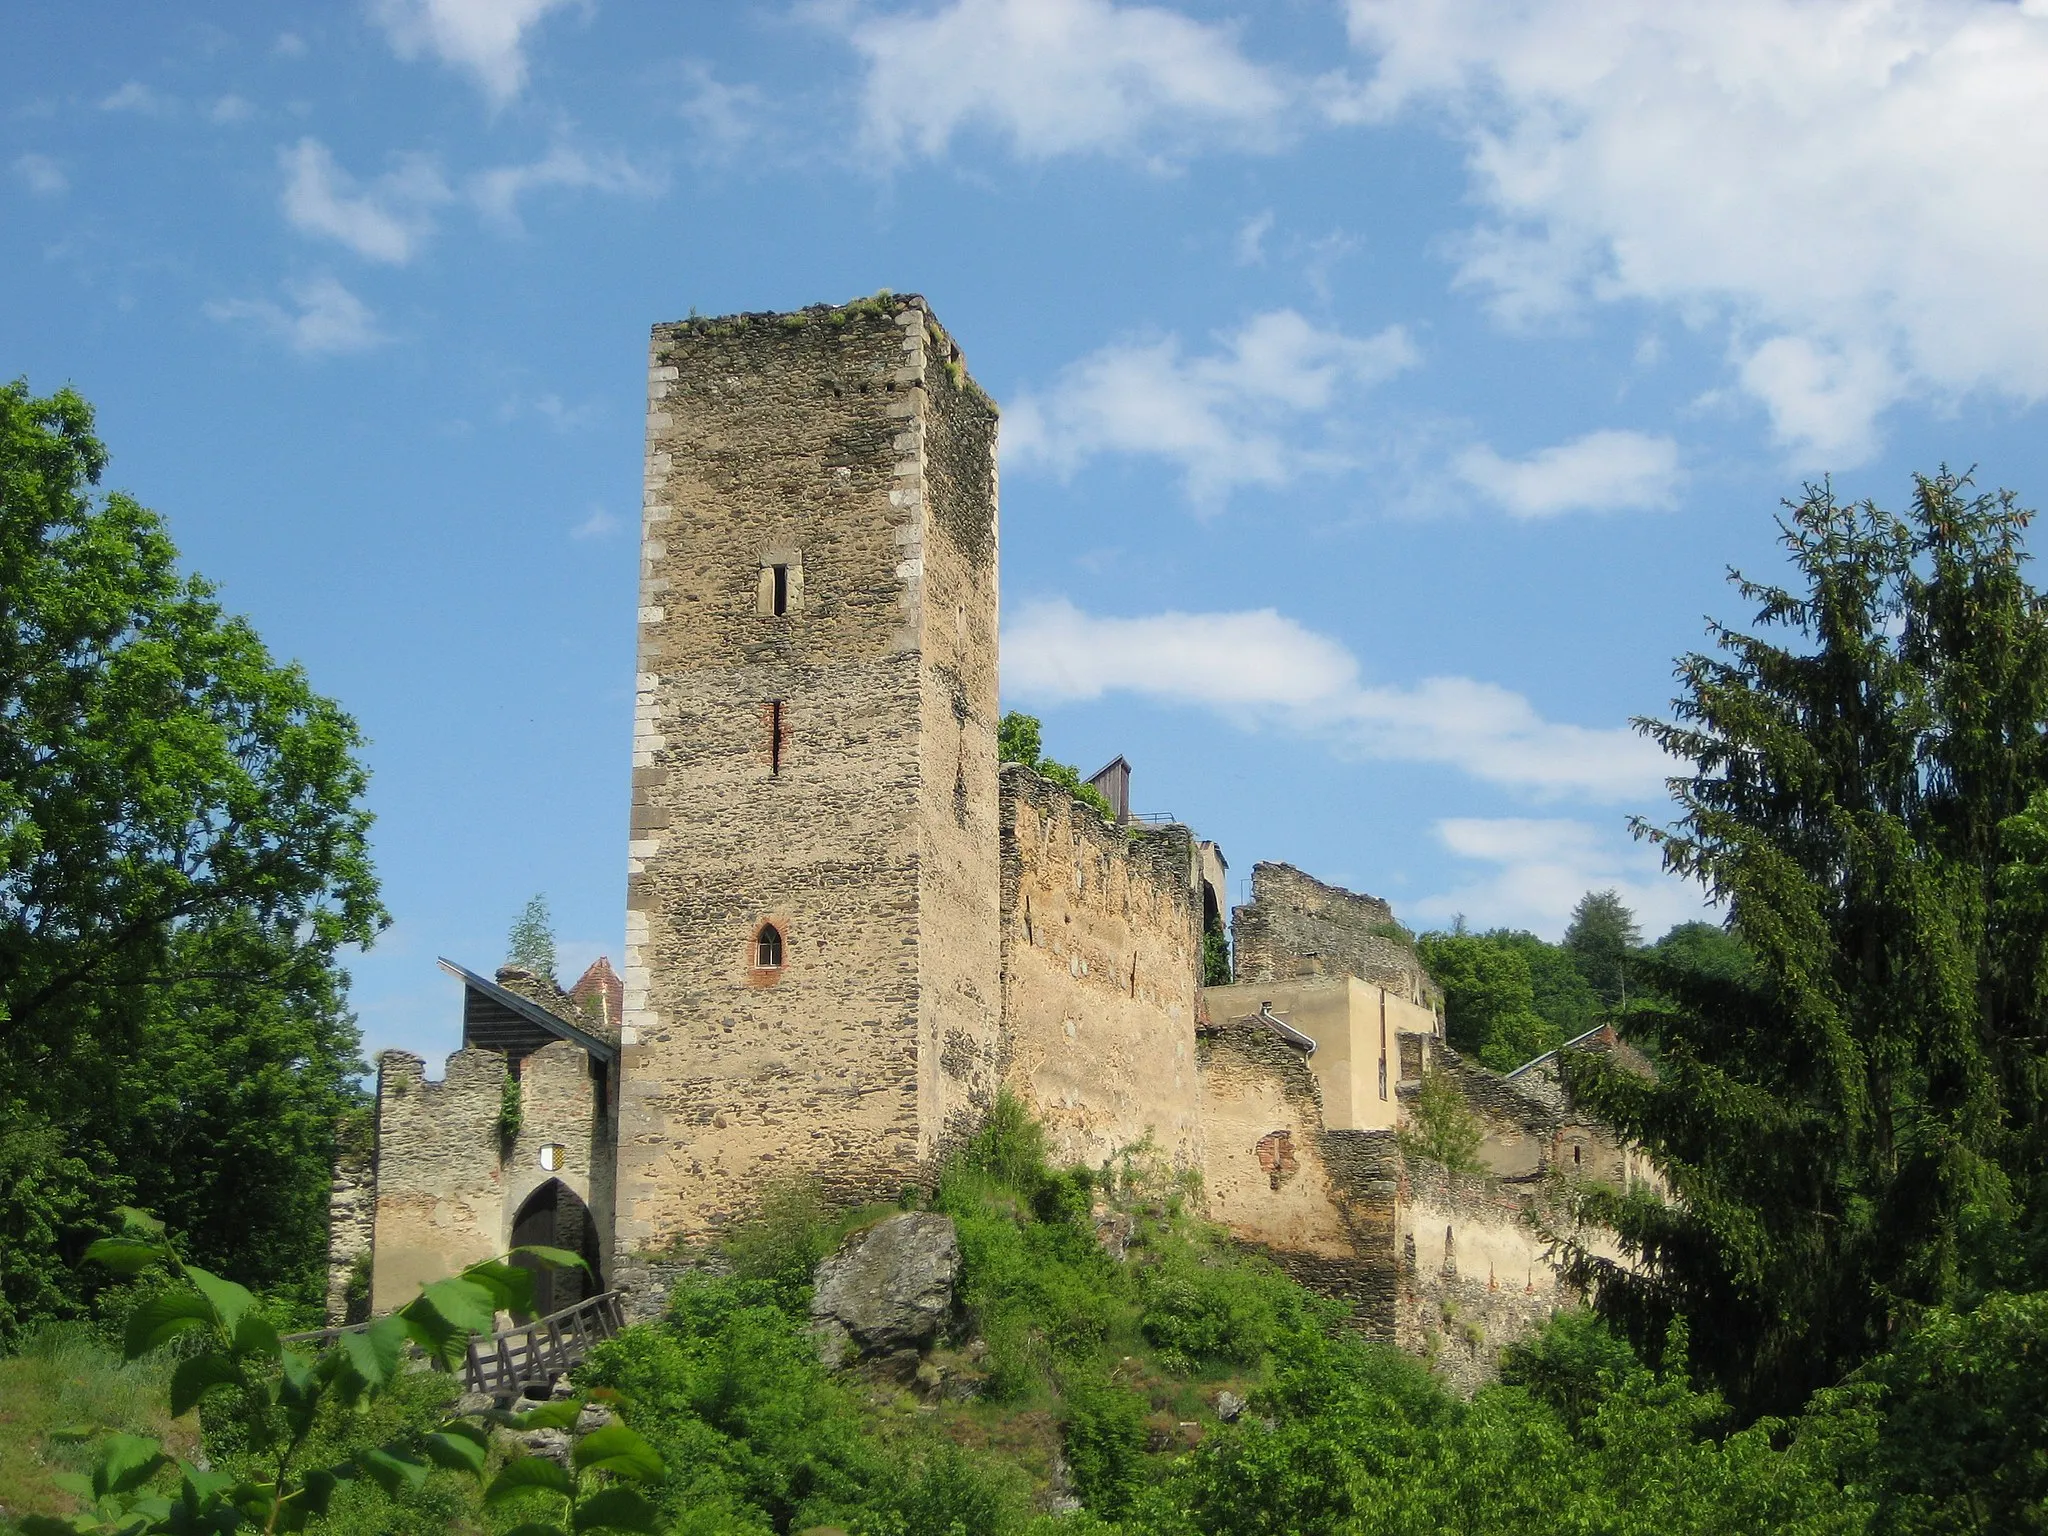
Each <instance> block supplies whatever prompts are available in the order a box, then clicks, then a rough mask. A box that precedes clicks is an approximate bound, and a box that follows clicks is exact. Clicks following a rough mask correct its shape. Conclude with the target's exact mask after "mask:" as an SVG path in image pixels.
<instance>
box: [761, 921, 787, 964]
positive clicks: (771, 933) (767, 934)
mask: <svg viewBox="0 0 2048 1536" xmlns="http://www.w3.org/2000/svg"><path fill="white" fill-rule="evenodd" d="M754 964H755V966H756V967H757V968H759V969H760V970H764V971H779V970H781V969H782V930H781V929H780V928H777V927H776V926H775V925H774V924H773V923H763V924H762V925H761V931H760V932H759V933H757V934H755V935H754Z"/></svg>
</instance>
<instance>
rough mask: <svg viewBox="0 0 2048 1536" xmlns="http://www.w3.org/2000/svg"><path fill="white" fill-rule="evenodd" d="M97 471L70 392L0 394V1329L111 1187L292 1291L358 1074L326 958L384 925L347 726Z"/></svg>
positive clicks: (62, 1288)
mask: <svg viewBox="0 0 2048 1536" xmlns="http://www.w3.org/2000/svg"><path fill="white" fill-rule="evenodd" d="M105 463H106V450H105V448H104V446H103V445H102V444H101V443H100V441H99V439H98V438H97V437H95V436H94V434H93V421H92V411H91V408H90V407H89V406H88V405H87V404H86V402H85V401H84V400H82V399H81V398H80V397H79V396H77V395H76V394H73V393H72V392H70V391H69V390H64V391H59V392H58V393H57V394H54V395H51V396H49V397H47V398H37V397H34V396H31V395H30V394H29V392H28V389H27V386H26V385H25V384H23V383H20V382H18V381H17V382H16V383H13V384H10V385H7V386H5V387H4V388H0V1125H4V1126H6V1127H7V1131H6V1133H5V1135H6V1138H7V1140H6V1144H5V1146H4V1147H0V1157H5V1158H7V1159H9V1160H10V1161H11V1162H13V1163H14V1164H15V1165H16V1166H17V1167H18V1168H20V1169H21V1170H22V1176H21V1177H18V1178H14V1179H9V1180H6V1181H4V1183H0V1253H4V1255H5V1257H4V1258H0V1287H4V1288H0V1336H4V1335H5V1334H7V1333H8V1332H10V1331H11V1330H13V1329H16V1328H19V1327H20V1326H22V1325H23V1324H24V1323H26V1322H28V1321H31V1320H33V1319H35V1318H37V1317H43V1316H49V1315H52V1314H60V1313H63V1312H66V1311H71V1310H75V1309H76V1308H77V1307H78V1306H79V1305H81V1303H82V1299H83V1296H84V1293H85V1291H86V1290H87V1289H88V1288H89V1287H88V1286H87V1285H86V1284H85V1283H82V1282H81V1281H80V1279H79V1278H78V1277H77V1276H76V1275H74V1274H73V1273H72V1272H71V1271H70V1270H69V1268H68V1267H67V1265H66V1264H65V1262H64V1260H65V1259H66V1257H67V1256H70V1257H75V1255H76V1251H77V1249H76V1246H75V1245H76V1244H77V1243H78V1242H81V1241H82V1239H83V1233H84V1232H85V1231H87V1230H89V1229H90V1228H91V1227H92V1226H93V1225H94V1224H97V1223H103V1222H104V1221H105V1220H106V1219H107V1217H108V1213H110V1212H111V1210H112V1209H113V1208H114V1206H115V1205H117V1204H119V1203H121V1202H124V1201H129V1200H133V1199H135V1198H138V1197H147V1196H151V1195H161V1196H163V1197H164V1204H165V1206H166V1208H167V1209H170V1210H171V1213H172V1215H173V1217H174V1219H175V1220H176V1221H178V1222H179V1223H180V1224H181V1225H185V1224H188V1223H196V1229H195V1230H194V1232H193V1237H194V1241H195V1247H194V1249H193V1251H194V1252H195V1254H197V1255H198V1256H199V1257H202V1258H204V1259H205V1260H206V1261H207V1262H209V1263H213V1264H216V1265H219V1266H221V1267H222V1268H224V1269H225V1270H227V1271H228V1272H230V1273H232V1274H235V1275H236V1276H238V1277H239V1278H240V1279H242V1280H245V1281H248V1282H251V1283H258V1284H264V1285H272V1284H285V1283H298V1284H302V1285H305V1286H308V1287H310V1286H311V1285H312V1284H313V1283H314V1280H313V1272H314V1270H315V1269H316V1268H317V1265H318V1260H319V1256H320V1248H321V1247H322V1241H321V1233H322V1231H323V1229H324V1226H325V1203H324V1190H325V1187H326V1181H327V1168H328V1163H329V1159H330V1156H331V1144H332V1135H331V1126H332V1124H333V1122H334V1120H335V1118H336V1117H337V1116H338V1115H339V1114H341V1113H342V1112H343V1111H344V1110H345V1109H346V1108H347V1107H348V1105H349V1104H350V1103H351V1102H352V1101H353V1097H354V1091H353V1089H352V1088H351V1087H350V1075H351V1073H353V1072H354V1071H356V1070H358V1063H357V1060H356V1050H357V1041H356V1035H355V1031H354V1027H353V1024H352V1023H351V1021H350V1020H349V1019H348V1017H347V1015H346V1013H345V1012H344V1011H343V1008H342V1004H341V997H342V976H341V973H340V971H339V969H338V968H337V965H336V953H337V951H338V950H339V949H340V947H341V946H343V945H345V944H364V943H368V942H369V941H370V940H371V938H373V937H374V935H375V934H376V932H377V930H378V929H379V928H380V927H381V926H382V924H383V922H384V921H385V918H384V913H383V909H382V908H381V906H380V905H379V904H378V900H377V889H376V883H375V880H374V879H373V877H372V875H371V872H370V864H369V853H368V842H367V834H368V828H369V822H370V817H369V813H368V812H367V811H366V810H364V809H363V807H362V803H361V802H362V796H363V791H364V787H365V784H366V775H365V772H364V770H363V768H362V765H361V763H360V762H359V761H358V756H357V754H358V752H359V750H360V747H361V740H360V737H359V736H358V734H357V731H356V728H355V725H354V723H353V722H352V721H351V720H350V719H349V718H348V717H347V716H346V715H345V714H343V713H342V712H341V711H340V710H339V709H338V708H337V707H336V706H335V705H334V704H333V703H332V702H331V701H329V700H327V699H324V698H322V697H320V696H319V695H318V694H316V693H314V692H313V691H312V689H311V688H310V687H308V685H307V682H306V679H305V676H304V674H303V673H302V672H301V671H300V670H299V669H298V668H297V667H296V666H289V665H280V664H278V663H277V662H275V661H274V660H272V658H271V657H270V656H269V654H268V653H267V652H266V651H265V650H264V648H263V645H262V643H261V642H260V641H259V640H258V639H257V637H256V635H255V632H254V631H253V630H252V629H251V628H250V627H249V626H248V624H247V623H245V622H244V621H242V620H240V619H236V618H232V617H230V616H228V615H226V614H224V613H223V612H222V611H221V608H220V606H219V604H218V603H217V602H216V601H215V600H214V595H213V589H212V588H211V587H209V586H208V585H207V584H206V583H205V582H203V581H201V580H200V579H198V578H197V577H191V576H185V575H181V574H180V573H179V571H178V569H177V552H176V550H175V549H174V548H173V547H172V544H171V541H170V538H169V537H168V535H167V534H166V533H165V530H164V527H163V524H162V523H161V521H160V520H159V519H158V518H157V517H156V516H155V515H154V514H153V513H151V512H149V511H148V510H147V509H145V508H144V507H142V506H141V505H140V504H139V503H137V502H136V501H135V500H134V499H133V498H132V497H129V496H126V495H123V494H120V493H114V494H110V495H105V496H101V495H98V494H97V493H96V492H95V490H94V487H95V486H96V485H97V483H98V481H99V477H100V474H101V471H102V470H103V468H104V466H105ZM173 1181H176V1182H177V1183H178V1184H180V1185H181V1186H182V1189H183V1195H182V1197H181V1198H182V1203H181V1200H180V1199H173V1198H171V1196H170V1191H169V1190H168V1188H167V1186H168V1185H170V1184H171V1183H172V1182H173ZM202 1209H204V1210H206V1211H211V1212H215V1213H218V1221H217V1222H215V1223H214V1224H212V1225H209V1224H208V1222H207V1221H204V1220H199V1218H198V1216H197V1213H198V1212H199V1211H201V1210H202ZM245 1222H253V1223H254V1227H253V1228H252V1229H246V1228H245V1227H244V1225H243V1224H244V1223H245ZM244 1237H247V1238H248V1239H249V1240H248V1241H246V1242H245V1241H244V1240H243V1239H244Z"/></svg>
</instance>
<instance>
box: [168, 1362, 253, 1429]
mask: <svg viewBox="0 0 2048 1536" xmlns="http://www.w3.org/2000/svg"><path fill="white" fill-rule="evenodd" d="M241 1379H242V1373H241V1372H240V1371H238V1370H236V1369H235V1366H234V1362H233V1361H231V1360H229V1359H228V1358H227V1356H225V1355H217V1354H214V1353H212V1352H211V1351H209V1352H208V1353H206V1354H203V1355H194V1356H193V1357H192V1358H191V1359H190V1360H180V1361H179V1362H178V1368H177V1369H176V1370H175V1371H173V1372H171V1417H172V1418H174V1419H176V1418H182V1417H184V1416H185V1415H186V1414H188V1413H190V1412H191V1411H192V1410H193V1409H194V1408H196V1407H198V1406H199V1400H200V1399H201V1398H202V1397H204V1396H206V1394H207V1393H208V1392H210V1391H212V1390H213V1389H214V1388H215V1387H227V1386H233V1385H234V1384H235V1383H237V1382H239V1381H240V1380H241Z"/></svg>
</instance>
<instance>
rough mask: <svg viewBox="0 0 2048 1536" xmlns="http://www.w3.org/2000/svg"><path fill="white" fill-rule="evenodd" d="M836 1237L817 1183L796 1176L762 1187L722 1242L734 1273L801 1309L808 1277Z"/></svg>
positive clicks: (786, 1304) (806, 1304)
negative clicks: (745, 1214) (750, 1209)
mask: <svg viewBox="0 0 2048 1536" xmlns="http://www.w3.org/2000/svg"><path fill="white" fill-rule="evenodd" d="M839 1236H840V1233H839V1230H838V1226H837V1224H836V1223H835V1222H834V1220H833V1213H832V1210H831V1208H830V1207H829V1206H827V1205H826V1203H825V1197H824V1195H823V1193H822V1192H821V1191H820V1190H819V1188H818V1183H817V1181H816V1180H815V1179H809V1178H803V1177H797V1178H791V1179H781V1180H777V1181H774V1182H771V1183H769V1184H768V1185H766V1186H765V1187H764V1188H763V1189H762V1191H761V1200H760V1204H759V1205H757V1206H756V1207H755V1209H754V1212H753V1214H752V1215H751V1216H749V1217H748V1218H747V1219H746V1220H745V1221H742V1222H740V1223H738V1224H737V1225H735V1226H734V1227H733V1228H732V1229H731V1230H730V1231H729V1232H727V1233H726V1235H725V1241H724V1243H723V1244H722V1245H721V1246H722V1247H723V1248H724V1250H725V1256H726V1258H727V1260H728V1261H729V1262H730V1263H731V1264H732V1270H733V1273H734V1274H735V1275H737V1276H738V1277H739V1278H740V1279H742V1280H759V1281H763V1282H765V1283H767V1284H768V1285H769V1286H771V1287H772V1288H773V1289H774V1292H775V1294H776V1297H777V1299H778V1301H779V1303H780V1304H781V1305H782V1306H783V1307H785V1308H786V1309H788V1310H790V1311H792V1312H798V1313H801V1312H803V1311H805V1310H806V1309H807V1308H808V1307H809V1305H810V1290H811V1276H812V1274H813V1273H815V1272H816V1270H817V1268H818V1263H819V1261H820V1260H821V1259H824V1258H825V1257H827V1256H828V1255H829V1254H830V1253H831V1252H832V1250H833V1249H834V1248H835V1247H836V1246H837V1245H838V1241H839Z"/></svg>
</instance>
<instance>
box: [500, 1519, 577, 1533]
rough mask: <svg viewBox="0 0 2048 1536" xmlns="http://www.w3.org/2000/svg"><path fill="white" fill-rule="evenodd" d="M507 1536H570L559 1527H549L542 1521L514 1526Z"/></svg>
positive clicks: (532, 1521)
mask: <svg viewBox="0 0 2048 1536" xmlns="http://www.w3.org/2000/svg"><path fill="white" fill-rule="evenodd" d="M505 1536H569V1533H568V1532H567V1531H565V1530H563V1529H562V1528H561V1527H560V1526H559V1525H549V1524H547V1523H546V1522H545V1521H540V1520H529V1521H527V1522H526V1523H525V1524H524V1525H515V1526H513V1527H512V1529H511V1530H509V1531H507V1532H506V1533H505Z"/></svg>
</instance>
